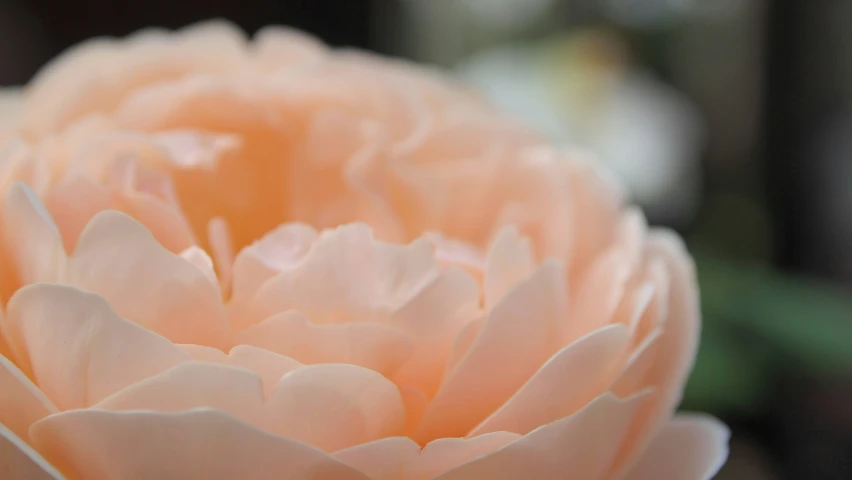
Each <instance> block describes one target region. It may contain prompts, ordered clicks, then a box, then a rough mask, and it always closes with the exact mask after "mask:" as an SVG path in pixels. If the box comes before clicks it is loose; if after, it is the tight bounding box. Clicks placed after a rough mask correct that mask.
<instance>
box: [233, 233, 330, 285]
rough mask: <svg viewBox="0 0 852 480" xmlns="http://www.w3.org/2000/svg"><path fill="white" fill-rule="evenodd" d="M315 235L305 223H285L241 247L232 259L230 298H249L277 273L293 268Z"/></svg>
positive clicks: (314, 238)
mask: <svg viewBox="0 0 852 480" xmlns="http://www.w3.org/2000/svg"><path fill="white" fill-rule="evenodd" d="M317 237H318V234H317V231H316V230H314V229H313V228H311V227H310V226H308V225H305V224H302V223H288V224H284V225H281V226H279V227H278V228H276V229H275V230H273V231H272V232H270V233H267V234H266V235H264V236H263V238H261V239H260V240H258V241H256V242H255V243H253V244H251V245H249V246H248V247H246V248H244V249H242V251H240V253H239V254H238V255H237V258H236V260H234V270H233V276H234V279H233V297H234V300H233V301H239V300H240V299H243V298H249V297H250V296H252V295H254V294H255V293H256V292H257V290H258V289H259V288H260V287H261V286H262V285H263V284H264V283H265V282H266V281H267V280H269V279H270V278H272V277H274V276H275V275H276V274H278V272H280V271H282V270H286V269H291V268H293V267H295V266H296V264H298V263H299V262H300V261H301V260H302V258H303V257H304V256H305V254H307V252H308V251H309V250H310V248H311V245H313V243H314V242H315V241H316V239H317Z"/></svg>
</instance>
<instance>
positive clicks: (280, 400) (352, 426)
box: [267, 364, 405, 452]
mask: <svg viewBox="0 0 852 480" xmlns="http://www.w3.org/2000/svg"><path fill="white" fill-rule="evenodd" d="M267 405H268V412H269V413H268V414H269V415H270V417H269V421H270V424H271V425H273V426H274V428H275V430H276V432H277V433H279V434H280V435H284V436H286V437H290V438H295V439H298V440H300V441H303V442H305V443H308V444H311V445H314V446H316V447H319V448H321V449H323V450H325V451H327V452H331V451H335V450H340V449H342V448H347V447H351V446H353V445H358V444H360V443H365V442H370V441H373V440H378V439H380V438H384V437H391V436H395V435H400V434H401V433H402V429H403V427H404V426H405V407H404V406H403V402H402V397H401V395H400V393H399V390H398V389H397V387H396V385H394V384H393V383H392V382H391V381H389V380H388V379H386V378H384V377H383V376H381V375H380V374H378V373H376V372H374V371H372V370H368V369H366V368H363V367H358V366H355V365H339V364H324V365H311V366H307V367H303V368H300V369H297V370H294V371H292V372H290V373H288V374H287V375H285V376H284V377H283V378H282V379H281V381H280V382H279V383H278V387H277V388H276V389H275V391H274V392H273V393H272V395H271V396H270V398H269V401H268V403H267Z"/></svg>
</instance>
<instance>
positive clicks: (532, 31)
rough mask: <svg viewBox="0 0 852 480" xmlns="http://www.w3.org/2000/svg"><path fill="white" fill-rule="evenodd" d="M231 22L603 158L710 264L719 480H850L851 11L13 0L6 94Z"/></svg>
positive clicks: (816, 7) (698, 373) (697, 397)
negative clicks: (149, 33)
mask: <svg viewBox="0 0 852 480" xmlns="http://www.w3.org/2000/svg"><path fill="white" fill-rule="evenodd" d="M211 17H224V18H227V19H229V20H232V21H234V22H236V23H238V24H240V25H241V26H242V27H243V28H245V29H246V30H248V31H255V30H257V29H258V28H260V27H262V26H264V25H266V24H270V23H277V24H288V25H293V26H296V27H298V28H302V29H304V30H307V31H310V32H312V33H314V34H316V35H318V36H319V37H321V38H323V39H324V40H325V41H327V42H329V43H331V44H334V45H350V46H356V47H361V48H367V49H371V50H375V51H378V52H381V53H385V54H390V55H397V56H401V57H406V58H410V59H413V60H416V61H420V62H425V63H431V64H436V65H439V66H441V67H445V68H448V69H453V70H455V71H456V72H457V73H458V74H459V75H460V76H461V77H462V78H464V79H465V80H466V81H468V82H470V83H471V84H472V85H473V86H474V87H476V88H479V89H481V90H482V91H483V92H484V93H485V94H486V95H488V96H490V97H491V98H492V99H493V100H494V101H495V102H497V103H498V104H500V105H502V106H503V107H504V108H505V109H506V110H508V111H509V112H510V113H512V114H514V115H517V116H518V117H519V118H521V119H523V120H525V121H528V122H529V123H531V124H533V125H535V126H536V127H537V128H540V129H542V130H543V131H545V132H547V133H548V134H549V135H551V136H552V137H553V138H554V140H555V141H557V142H564V143H566V144H571V145H582V146H585V147H588V148H591V149H593V150H594V151H596V152H597V153H599V154H600V155H599V156H600V161H601V162H604V163H607V164H608V165H609V167H610V168H612V169H613V170H614V171H615V172H616V173H617V174H618V175H619V176H621V178H622V180H623V181H624V182H625V184H626V185H627V187H628V188H629V190H630V192H631V194H632V196H633V199H634V200H635V201H636V202H638V203H640V204H641V205H642V206H643V207H644V209H645V211H646V212H647V214H648V215H649V217H650V220H651V222H652V223H654V224H657V225H665V226H669V227H672V228H676V229H677V230H679V231H680V232H681V233H682V234H683V235H684V236H685V238H686V239H687V241H688V242H689V244H690V247H691V250H692V252H693V253H694V255H695V257H696V262H697V265H698V273H699V276H700V281H701V285H702V310H703V314H704V332H703V337H702V345H701V349H700V352H699V355H698V361H697V364H696V366H695V371H694V373H693V376H692V378H691V380H690V382H689V385H688V388H687V391H686V394H685V397H684V401H683V406H682V407H683V408H684V409H689V410H702V411H709V412H712V413H714V414H716V415H718V416H720V417H721V418H723V419H724V420H725V421H726V422H727V423H728V424H729V425H731V427H732V429H733V437H732V441H731V448H732V450H731V457H730V460H729V462H728V464H727V465H726V467H725V468H724V469H723V470H722V472H720V474H719V475H718V478H720V479H728V480H736V479H754V480H761V479H807V480H821V479H844V480H848V479H850V478H852V297H850V286H852V31H850V30H849V28H848V25H849V20H850V19H852V1H846V0H836V1H835V0H831V1H811V2H806V1H793V0H790V1H786V0H777V1H774V2H771V1H770V0H434V1H427V0H338V1H333V0H324V1H320V0H315V1H307V0H301V1H297V0H289V1H288V0H239V1H236V0H184V1H182V2H174V3H168V2H165V1H156V0H146V1H142V0H127V1H124V2H113V1H112V0H77V1H74V2H63V1H60V0H3V1H2V2H0V85H7V84H20V83H23V82H25V81H26V80H27V79H28V78H29V77H30V76H31V75H32V74H33V72H34V71H35V70H36V69H37V68H38V67H39V66H41V65H42V64H43V63H44V62H45V61H47V60H48V59H49V58H50V57H52V56H54V55H55V54H57V53H58V52H59V51H61V50H62V49H64V48H66V47H67V46H69V45H70V44H73V43H76V42H79V41H81V40H83V39H85V38H88V37H91V36H95V35H124V34H127V33H129V32H131V31H133V30H136V29H138V28H140V27H142V26H147V25H162V26H166V27H180V26H182V25H186V24H188V23H192V22H195V21H198V20H202V19H207V18H211Z"/></svg>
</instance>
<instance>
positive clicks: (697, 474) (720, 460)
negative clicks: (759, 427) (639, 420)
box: [626, 414, 731, 480]
mask: <svg viewBox="0 0 852 480" xmlns="http://www.w3.org/2000/svg"><path fill="white" fill-rule="evenodd" d="M730 435H731V434H730V431H729V430H728V428H727V427H725V426H724V425H723V424H722V423H720V422H719V421H718V420H716V419H714V418H711V417H707V416H703V415H688V414H685V415H678V416H676V417H675V418H674V419H672V420H670V421H669V423H668V425H666V427H665V428H664V429H663V430H662V431H661V432H660V433H658V434H657V436H656V438H654V440H653V441H652V442H651V445H650V446H649V447H648V449H647V450H645V453H643V454H642V458H641V459H640V460H639V463H638V464H636V466H634V467H633V468H632V469H631V470H630V473H629V474H628V475H627V477H626V480H658V479H663V478H672V479H674V478H676V479H678V480H709V479H710V478H713V476H714V475H715V474H716V472H718V471H719V469H720V468H722V465H723V464H724V463H725V459H726V458H727V456H728V439H729V438H730Z"/></svg>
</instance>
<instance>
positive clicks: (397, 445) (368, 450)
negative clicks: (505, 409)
mask: <svg viewBox="0 0 852 480" xmlns="http://www.w3.org/2000/svg"><path fill="white" fill-rule="evenodd" d="M518 438H520V436H519V435H516V434H512V433H508V432H497V433H491V434H488V435H482V436H479V437H475V438H469V439H465V438H441V439H438V440H435V441H434V442H430V443H429V444H428V445H426V447H424V448H422V449H421V448H420V445H417V444H416V443H414V441H413V440H411V439H410V438H408V437H392V438H383V439H381V440H377V441H375V442H370V443H365V444H361V445H357V446H354V447H351V448H347V449H345V450H341V451H339V452H336V453H335V454H334V456H335V457H336V458H337V459H338V460H340V461H342V462H343V463H345V464H347V465H350V466H352V467H354V468H356V469H358V470H359V471H361V472H363V473H365V474H366V475H367V476H368V477H370V479H371V480H429V479H431V478H434V477H435V476H437V475H440V474H441V473H444V472H446V471H447V470H450V469H452V468H455V467H457V466H459V465H462V464H464V463H467V462H469V461H471V460H474V459H475V458H477V457H480V456H483V455H486V454H489V453H492V452H494V451H496V450H498V449H500V448H502V447H504V446H506V445H507V444H509V443H511V442H513V441H515V440H517V439H518Z"/></svg>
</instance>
